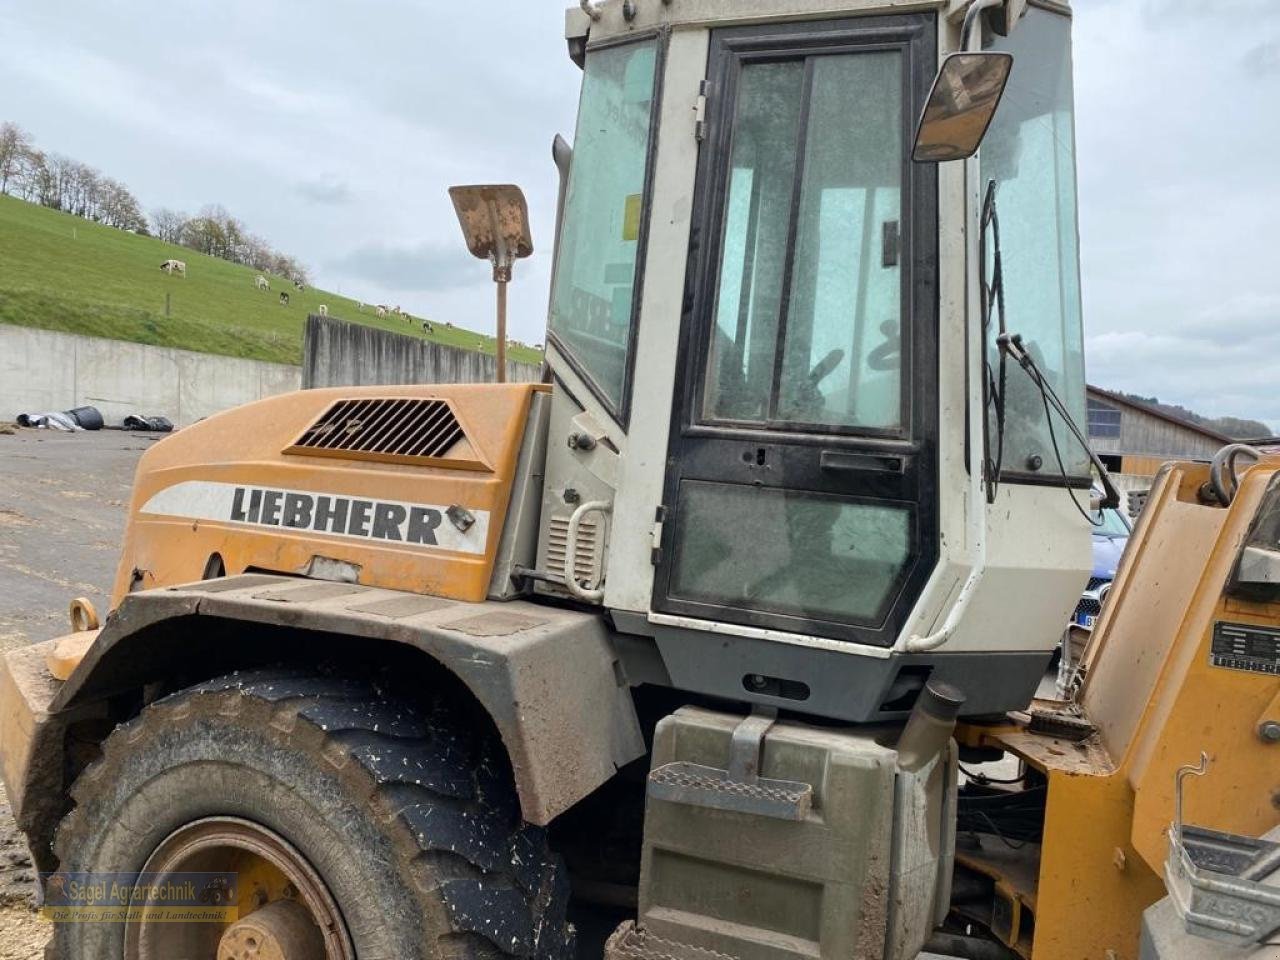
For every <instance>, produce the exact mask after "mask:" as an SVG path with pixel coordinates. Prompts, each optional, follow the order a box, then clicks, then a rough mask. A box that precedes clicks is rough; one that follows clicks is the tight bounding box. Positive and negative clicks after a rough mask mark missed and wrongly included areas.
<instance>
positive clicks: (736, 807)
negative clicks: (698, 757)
mask: <svg viewBox="0 0 1280 960" xmlns="http://www.w3.org/2000/svg"><path fill="white" fill-rule="evenodd" d="M649 796H651V797H653V798H654V799H657V800H666V801H668V802H670V803H685V804H691V805H693V806H697V807H712V808H714V809H716V810H732V811H734V812H735V813H750V814H754V815H755V816H758V817H775V818H777V819H779V820H795V821H797V822H798V821H801V820H803V819H804V818H805V817H806V816H808V815H809V810H810V807H811V806H812V804H813V787H811V786H810V785H809V784H807V783H796V782H793V781H790V780H770V779H768V778H766V777H758V778H756V779H755V780H754V781H744V780H735V779H734V778H733V777H732V775H731V774H730V773H729V771H727V770H718V769H716V768H715V767H704V766H701V765H700V764H696V763H668V764H666V765H664V766H661V767H658V769H656V770H654V771H652V772H651V773H650V774H649Z"/></svg>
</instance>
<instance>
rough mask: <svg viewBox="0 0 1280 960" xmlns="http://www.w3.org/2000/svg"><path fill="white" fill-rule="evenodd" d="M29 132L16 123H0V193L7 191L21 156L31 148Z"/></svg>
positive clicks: (19, 163) (15, 173) (16, 171)
mask: <svg viewBox="0 0 1280 960" xmlns="http://www.w3.org/2000/svg"><path fill="white" fill-rule="evenodd" d="M32 146H33V143H32V140H31V134H29V133H27V131H25V130H23V129H22V128H21V127H20V126H18V125H17V124H16V123H12V122H10V121H7V120H6V121H5V122H4V123H0V193H8V192H9V182H10V181H11V180H13V179H14V178H15V176H16V175H17V173H18V168H19V166H20V165H21V163H22V158H23V157H24V156H26V154H27V153H28V152H29V151H30V150H31V149H32Z"/></svg>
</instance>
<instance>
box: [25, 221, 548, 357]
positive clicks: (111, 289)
mask: <svg viewBox="0 0 1280 960" xmlns="http://www.w3.org/2000/svg"><path fill="white" fill-rule="evenodd" d="M170 258H173V259H178V260H185V261H186V263H187V277H186V279H183V278H182V277H170V276H168V275H167V274H165V273H163V272H162V271H161V270H160V264H161V263H163V262H164V261H166V260H168V259H170ZM257 275H258V272H257V271H256V270H253V269H250V268H249V267H241V266H237V265H235V264H232V263H228V262H226V261H225V260H217V259H215V258H213V257H206V256H204V255H202V254H199V253H196V252H195V251H193V250H187V249H185V248H183V247H176V246H173V245H172V244H167V243H161V242H160V241H159V240H155V239H153V238H151V237H139V236H136V235H134V234H130V233H124V232H122V231H120V230H114V229H112V228H110V227H103V226H100V225H98V224H95V223H90V222H89V221H87V220H82V219H80V218H79V217H73V216H70V215H68V214H65V213H59V212H58V211H56V210H49V209H46V208H45V207H40V206H37V205H34V204H30V203H24V202H23V201H21V200H15V199H14V198H12V197H6V196H0V323H11V324H17V325H19V326H26V327H39V328H41V329H44V330H60V331H63V332H66V333H79V334H85V335H87V336H94V337H108V338H110V339H113V340H133V341H136V342H138V343H150V344H154V345H156V346H164V347H179V348H181V349H184V350H197V351H200V352H202V353H218V354H225V355H227V356H232V357H248V358H251V359H254V360H272V361H275V362H278V363H299V362H300V361H301V359H302V329H303V324H304V322H305V320H306V317H307V314H308V313H315V312H316V310H317V308H318V307H319V306H320V304H325V305H326V306H328V308H329V316H331V317H338V318H341V319H343V320H350V321H353V322H356V323H363V324H366V325H368V326H371V327H378V328H380V329H383V330H390V331H393V332H395V333H404V334H412V335H414V336H418V337H422V338H424V339H427V340H432V341H435V342H437V343H444V344H449V345H451V346H456V347H463V348H465V349H468V350H476V349H480V350H483V351H484V352H486V353H493V352H494V350H495V347H496V342H495V340H494V339H493V338H492V337H486V336H481V335H479V334H476V333H473V332H471V331H468V330H462V329H460V328H448V327H446V326H445V325H444V322H443V321H441V320H437V319H436V318H430V319H432V322H433V324H434V325H435V331H434V332H433V333H430V334H425V333H423V332H422V329H421V325H417V326H416V327H415V326H410V325H409V324H407V323H406V322H405V321H404V320H401V319H397V318H395V317H388V318H387V319H385V320H379V319H378V318H377V317H376V316H374V314H373V311H372V308H370V307H366V308H365V309H364V311H363V312H360V311H359V309H358V304H357V303H356V301H354V300H350V299H348V298H346V297H341V296H338V295H337V294H334V293H329V292H327V291H325V290H316V289H308V290H306V291H304V292H302V293H299V292H298V291H296V290H294V289H293V285H292V284H291V283H289V281H287V280H284V279H282V278H280V277H270V280H271V287H272V291H271V292H270V293H262V292H259V291H258V290H257V289H256V287H255V286H254V282H253V281H254V278H255V277H256V276H257ZM280 290H286V291H288V293H289V296H290V301H291V302H290V305H289V306H288V307H282V306H280V304H279V302H278V291H280ZM166 294H168V295H169V315H168V316H166V315H165V295H166ZM509 354H510V359H512V360H519V361H523V362H525V363H539V362H541V360H542V355H541V354H540V353H538V352H537V351H535V350H530V349H521V348H518V347H516V348H512V349H511V350H510V351H509Z"/></svg>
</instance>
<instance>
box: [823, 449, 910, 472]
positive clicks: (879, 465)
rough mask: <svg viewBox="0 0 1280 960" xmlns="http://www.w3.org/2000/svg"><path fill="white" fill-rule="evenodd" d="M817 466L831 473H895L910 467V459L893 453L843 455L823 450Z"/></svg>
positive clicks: (839, 452)
mask: <svg viewBox="0 0 1280 960" xmlns="http://www.w3.org/2000/svg"><path fill="white" fill-rule="evenodd" d="M819 466H820V467H821V468H822V469H823V470H824V471H829V472H831V473H897V474H903V473H906V472H907V469H908V468H909V467H910V466H911V457H909V456H907V455H905V454H895V453H845V452H844V451H841V450H823V451H822V458H821V459H820V460H819Z"/></svg>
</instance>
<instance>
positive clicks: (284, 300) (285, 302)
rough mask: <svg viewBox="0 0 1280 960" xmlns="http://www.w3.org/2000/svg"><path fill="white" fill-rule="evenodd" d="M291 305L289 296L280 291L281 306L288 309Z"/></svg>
mask: <svg viewBox="0 0 1280 960" xmlns="http://www.w3.org/2000/svg"><path fill="white" fill-rule="evenodd" d="M288 305H289V295H288V294H287V293H285V292H284V291H283V290H281V291H280V306H282V307H287V306H288Z"/></svg>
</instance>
